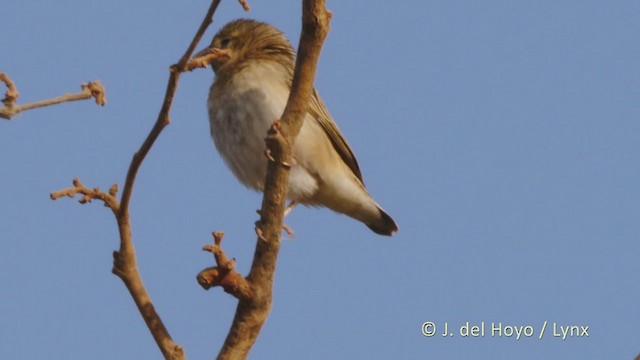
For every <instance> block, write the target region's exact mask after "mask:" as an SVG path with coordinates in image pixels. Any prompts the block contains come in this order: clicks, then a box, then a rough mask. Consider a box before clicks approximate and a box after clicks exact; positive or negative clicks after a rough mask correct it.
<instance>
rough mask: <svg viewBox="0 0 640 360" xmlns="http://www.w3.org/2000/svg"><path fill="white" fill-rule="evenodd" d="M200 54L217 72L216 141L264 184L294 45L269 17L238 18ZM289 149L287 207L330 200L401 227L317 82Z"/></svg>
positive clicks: (244, 175)
mask: <svg viewBox="0 0 640 360" xmlns="http://www.w3.org/2000/svg"><path fill="white" fill-rule="evenodd" d="M203 54H208V55H209V56H208V58H207V59H208V60H207V62H208V64H207V65H209V64H210V65H211V67H212V68H213V72H214V73H215V79H214V82H213V84H212V85H211V88H210V90H209V97H208V100H207V108H208V112H209V124H210V129H211V137H212V138H213V142H214V144H215V147H216V149H217V150H218V152H219V153H220V155H221V157H222V158H223V160H224V162H225V163H226V165H227V166H228V167H229V169H230V170H231V172H232V173H233V174H234V175H235V177H236V178H237V179H238V180H239V181H240V182H241V183H242V184H243V185H245V186H246V187H248V188H250V189H253V190H257V191H264V183H265V178H266V173H267V161H268V160H267V157H266V156H265V142H264V139H265V137H266V133H267V130H268V129H269V127H270V126H271V125H272V124H273V122H274V121H275V120H277V119H279V118H280V116H281V115H282V113H283V111H284V108H285V106H286V103H287V99H288V97H289V93H290V88H291V83H292V79H293V71H294V59H295V52H294V50H293V47H292V46H291V44H290V43H289V41H288V40H287V38H286V36H285V35H284V34H283V33H282V32H281V31H280V30H278V29H276V28H275V27H273V26H271V25H269V24H267V23H264V22H260V21H257V20H252V19H237V20H233V21H231V22H229V23H228V24H226V25H224V26H223V27H222V28H221V29H220V30H219V31H218V33H217V34H216V35H215V36H214V37H213V40H212V42H211V44H210V45H209V46H208V47H207V48H205V49H203V50H202V51H200V52H199V53H198V55H203ZM198 55H197V56H198ZM197 56H196V57H197ZM292 150H293V161H292V167H291V170H290V174H289V187H288V189H289V190H288V194H287V198H288V199H289V200H290V201H291V203H290V205H289V206H288V207H287V212H288V211H289V210H290V209H292V208H293V206H295V205H296V204H302V205H305V206H311V207H326V208H329V209H331V210H333V211H335V212H338V213H341V214H345V215H347V216H349V217H351V218H353V219H356V220H358V221H360V222H362V223H364V224H365V225H366V226H368V227H369V228H370V229H371V230H372V231H374V232H375V233H377V234H380V235H387V236H391V235H393V234H394V233H395V232H396V231H398V225H397V224H396V222H395V221H394V220H393V219H392V218H391V216H389V215H388V214H387V213H386V212H385V211H384V210H383V209H382V207H381V206H380V205H378V203H377V202H376V201H375V200H374V199H373V198H372V197H371V195H369V193H368V192H367V189H366V188H365V186H364V181H363V178H362V173H361V171H360V167H359V166H358V162H357V160H356V157H355V155H354V154H353V151H352V150H351V148H350V146H349V144H348V143H347V140H346V139H345V137H344V136H343V135H342V133H341V132H340V129H338V126H337V125H336V123H335V121H334V120H333V118H332V117H331V115H330V114H329V112H328V110H327V108H326V106H325V104H324V102H323V101H322V99H321V98H320V96H319V95H318V93H317V92H316V90H315V89H313V91H312V95H311V98H310V100H309V104H308V110H307V113H306V114H305V116H304V119H303V124H302V128H301V130H300V133H299V134H298V136H297V137H296V139H295V141H294V144H293V147H292ZM285 214H286V213H285Z"/></svg>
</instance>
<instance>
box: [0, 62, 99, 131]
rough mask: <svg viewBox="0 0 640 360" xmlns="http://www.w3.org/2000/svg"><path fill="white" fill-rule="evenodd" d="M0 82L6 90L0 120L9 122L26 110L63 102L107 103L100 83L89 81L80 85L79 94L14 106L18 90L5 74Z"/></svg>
mask: <svg viewBox="0 0 640 360" xmlns="http://www.w3.org/2000/svg"><path fill="white" fill-rule="evenodd" d="M0 81H2V82H4V83H5V84H6V85H7V89H8V90H7V93H6V94H5V98H4V99H3V100H2V102H3V103H4V104H5V106H4V107H1V108H0V118H3V119H7V120H11V118H12V117H14V116H16V115H18V114H19V113H21V112H23V111H26V110H31V109H36V108H41V107H45V106H50V105H56V104H60V103H63V102H69V101H78V100H86V99H91V98H94V99H95V101H96V104H98V105H101V106H104V105H105V104H106V103H107V98H106V95H105V90H104V88H103V87H102V84H100V81H97V80H96V81H91V82H89V83H88V84H81V85H80V87H81V88H82V91H81V92H79V93H74V94H64V95H62V96H59V97H57V98H53V99H46V100H41V101H36V102H33V103H29V104H24V105H16V101H17V100H18V96H19V93H18V90H16V88H15V85H14V83H13V82H12V81H11V79H10V78H9V77H8V76H7V75H6V74H4V73H0Z"/></svg>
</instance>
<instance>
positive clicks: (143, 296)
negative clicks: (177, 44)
mask: <svg viewBox="0 0 640 360" xmlns="http://www.w3.org/2000/svg"><path fill="white" fill-rule="evenodd" d="M219 4H220V0H213V1H212V2H211V5H210V7H209V10H208V11H207V14H206V15H205V17H204V19H203V21H202V23H201V24H200V27H199V28H198V30H197V32H196V34H195V35H194V37H193V40H192V41H191V43H190V44H189V47H188V48H187V50H186V51H185V53H184V55H183V56H182V57H181V58H180V61H179V62H178V63H177V64H176V65H172V66H171V67H170V72H169V81H168V84H167V90H166V93H165V98H164V100H163V103H162V108H161V110H160V113H159V114H158V118H157V120H156V122H155V124H154V126H153V127H152V129H151V131H150V132H149V134H148V135H147V137H146V139H145V140H144V142H143V143H142V145H141V146H140V149H139V150H138V151H137V152H136V153H135V154H134V156H133V159H132V160H131V163H130V164H129V169H128V171H127V176H126V180H125V185H124V188H123V192H122V196H121V198H120V202H119V203H117V201H115V202H114V200H113V199H112V197H113V198H114V196H115V190H116V189H117V188H112V190H113V193H112V191H111V190H110V193H109V196H107V195H106V194H104V193H102V192H100V191H99V189H94V190H90V189H87V188H85V187H84V186H81V184H80V183H79V181H78V184H79V185H78V186H76V183H75V182H74V188H71V189H65V190H62V191H59V192H56V193H53V194H52V195H51V196H52V198H54V199H57V198H59V197H61V196H74V195H75V194H77V193H81V194H83V195H84V196H83V198H82V199H81V201H85V200H86V201H90V200H91V199H94V198H99V199H101V200H105V203H108V204H110V205H109V207H111V208H112V209H114V214H115V216H116V220H117V222H118V231H119V234H120V248H119V249H118V251H114V253H113V269H112V272H113V273H114V274H115V275H117V276H118V277H119V278H120V279H121V280H122V281H123V283H124V284H125V286H126V287H127V289H128V290H129V293H130V294H131V297H132V298H133V300H134V302H135V303H136V305H137V307H138V310H139V311H140V314H141V315H142V318H143V319H144V321H145V323H146V324H147V327H148V328H149V331H150V332H151V335H152V336H153V338H154V339H155V341H156V344H157V345H158V347H159V348H160V351H162V354H163V355H164V357H165V359H176V360H178V359H184V358H185V355H184V351H183V349H182V347H181V346H180V345H179V344H177V343H176V342H174V341H173V339H172V338H171V336H170V335H169V332H168V331H167V329H166V328H165V326H164V324H163V323H162V320H161V319H160V316H159V315H158V313H157V312H156V311H155V308H154V306H153V304H152V302H151V299H150V297H149V295H148V293H147V291H146V289H145V287H144V284H143V283H142V279H141V277H140V274H139V272H138V266H137V263H136V256H135V247H134V245H133V240H132V237H131V223H130V220H129V203H130V202H131V195H132V192H133V186H134V183H135V179H136V176H137V173H138V170H139V169H140V166H141V165H142V162H143V161H144V159H145V157H146V156H147V154H148V153H149V150H150V149H151V147H152V146H153V144H154V142H155V141H156V140H157V139H158V137H159V136H160V133H161V132H162V130H163V129H164V127H166V126H167V125H168V124H169V123H170V120H169V112H170V110H171V105H172V102H173V97H174V94H175V92H176V89H177V86H178V80H179V77H180V74H181V73H182V72H184V71H185V70H187V66H186V65H187V62H188V60H189V58H190V57H191V54H192V53H193V51H194V50H195V48H196V46H197V45H198V42H199V41H200V39H201V38H202V36H203V35H204V32H205V31H206V29H207V27H208V26H209V24H211V23H212V22H213V14H214V13H215V11H216V9H217V7H218V5H219ZM241 4H243V6H244V7H245V8H246V6H245V5H246V3H244V2H241ZM247 6H248V5H247ZM97 99H98V97H96V100H97ZM107 200H108V201H107ZM116 205H117V206H116ZM220 251H221V249H220ZM221 260H224V259H222V258H221ZM224 271H226V272H228V273H232V272H233V262H232V261H225V262H224ZM243 280H244V279H243ZM238 283H239V282H238ZM238 293H239V294H241V293H242V292H241V291H239V292H238Z"/></svg>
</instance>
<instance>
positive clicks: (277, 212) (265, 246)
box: [218, 0, 331, 359]
mask: <svg viewBox="0 0 640 360" xmlns="http://www.w3.org/2000/svg"><path fill="white" fill-rule="evenodd" d="M302 11H303V13H302V34H301V37H300V44H299V46H298V56H297V59H296V68H295V72H294V76H293V84H292V86H291V94H290V95H289V100H288V102H287V106H286V108H285V111H284V113H283V115H282V121H276V122H275V123H274V124H273V125H272V126H271V128H270V129H269V131H268V134H267V138H266V140H265V141H266V145H267V149H268V150H269V155H270V156H271V157H272V158H273V161H269V163H268V170H267V178H266V181H265V189H264V197H263V200H262V209H261V210H260V221H259V222H258V223H257V224H256V227H257V229H256V233H258V234H259V236H258V240H257V241H256V250H255V254H254V258H253V263H252V265H251V271H250V273H249V275H248V276H247V280H248V281H249V283H250V285H251V289H252V291H253V296H252V297H250V298H247V299H240V301H239V302H238V307H237V309H236V315H235V317H234V320H233V324H232V325H231V329H230V330H229V334H228V335H227V339H226V340H225V343H224V345H223V347H222V349H221V350H220V353H219V354H218V359H245V358H246V357H247V356H248V354H249V351H250V350H251V347H252V346H253V344H254V343H255V340H256V339H257V337H258V334H259V332H260V329H261V328H262V325H263V324H264V322H265V321H266V319H267V316H268V315H269V311H270V310H271V303H272V288H273V278H274V272H275V266H276V260H277V257H278V251H279V249H280V237H281V229H282V225H283V214H284V209H285V199H286V194H287V190H288V180H289V169H290V166H289V165H288V164H291V163H292V161H291V160H290V159H292V156H291V154H292V150H291V144H292V143H293V140H294V139H295V137H296V136H297V135H298V133H299V132H300V128H301V127H302V119H303V116H304V114H305V113H306V111H307V105H308V102H309V98H310V96H311V92H312V89H313V80H314V77H315V72H316V66H317V63H318V57H319V55H320V51H321V48H322V44H323V42H324V39H325V37H326V35H327V33H328V32H329V22H330V20H331V12H329V11H328V10H327V9H326V8H325V2H324V1H323V0H304V1H303V5H302Z"/></svg>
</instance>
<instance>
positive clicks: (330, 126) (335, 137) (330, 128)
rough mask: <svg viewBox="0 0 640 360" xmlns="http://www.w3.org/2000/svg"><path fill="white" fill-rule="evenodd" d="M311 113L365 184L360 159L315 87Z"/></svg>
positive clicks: (310, 108) (345, 161) (344, 159)
mask: <svg viewBox="0 0 640 360" xmlns="http://www.w3.org/2000/svg"><path fill="white" fill-rule="evenodd" d="M308 112H309V114H310V115H311V117H312V118H314V119H315V120H316V121H317V122H318V123H320V126H322V129H323V130H324V132H325V133H326V134H327V136H328V137H329V140H331V144H332V145H333V148H334V149H336V151H337V152H338V155H340V158H342V161H344V163H345V164H347V166H348V167H349V169H351V171H353V173H354V174H355V175H356V176H357V177H358V179H360V182H362V184H364V180H363V179H362V173H361V172H360V167H359V166H358V160H356V156H355V155H354V154H353V151H351V148H350V147H349V144H348V143H347V140H346V139H345V138H344V136H343V135H342V133H341V132H340V129H338V126H337V125H336V123H335V122H334V121H333V119H332V118H331V115H330V114H329V112H328V111H327V108H326V106H325V105H324V103H323V102H322V99H321V98H320V96H318V92H316V90H315V89H313V93H312V94H311V102H310V103H309V110H308Z"/></svg>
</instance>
